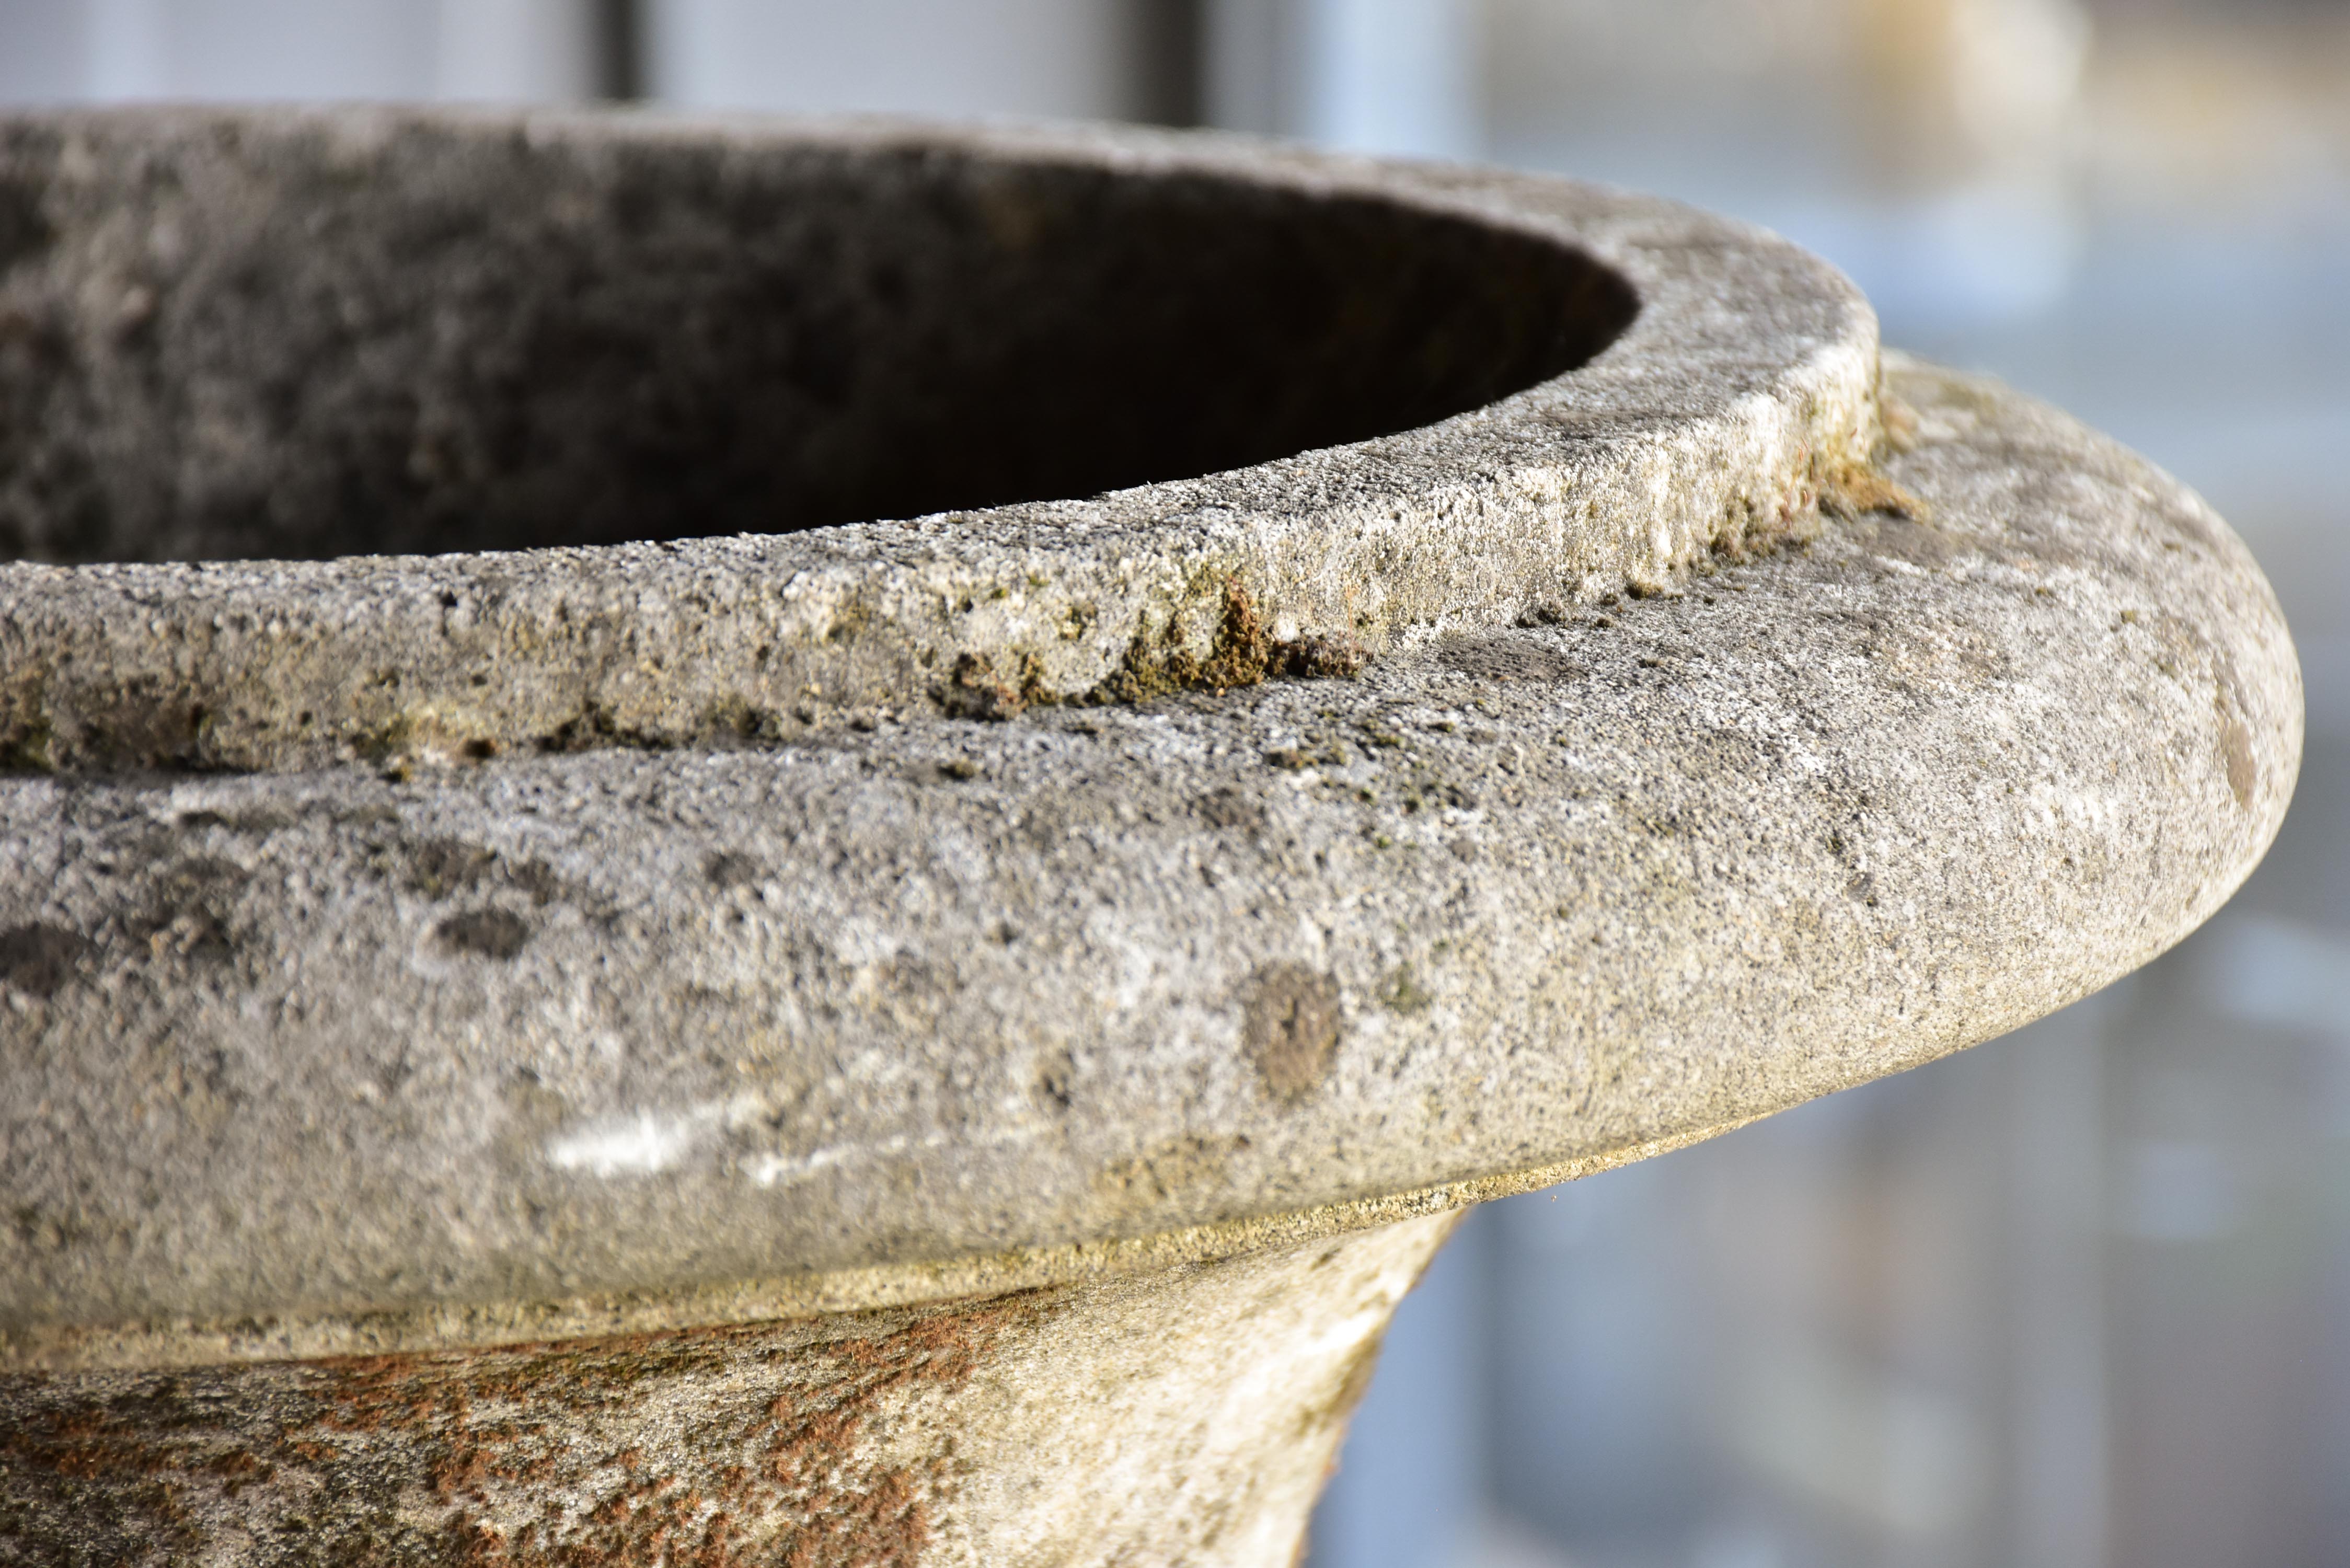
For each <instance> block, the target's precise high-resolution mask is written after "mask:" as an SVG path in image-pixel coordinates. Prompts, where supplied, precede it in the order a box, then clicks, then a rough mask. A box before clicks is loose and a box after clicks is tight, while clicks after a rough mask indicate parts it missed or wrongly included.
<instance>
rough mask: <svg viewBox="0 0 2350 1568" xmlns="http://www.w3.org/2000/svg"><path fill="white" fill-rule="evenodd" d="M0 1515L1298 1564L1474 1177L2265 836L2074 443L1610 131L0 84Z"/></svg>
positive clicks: (1780, 1068)
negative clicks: (1941, 364)
mask: <svg viewBox="0 0 2350 1568" xmlns="http://www.w3.org/2000/svg"><path fill="white" fill-rule="evenodd" d="M0 557H5V558H6V559H7V560H8V561H9V562H10V563H11V564H8V565H6V566H0V759H4V760H5V769H6V772H5V776H0V1199H5V1205H0V1561H5V1562H7V1563H39V1564H50V1563H58V1564H62V1563H92V1564H98V1563H105V1564H116V1563H122V1564H163V1563H174V1564H177V1563H202V1564H227V1563H240V1564H242V1563H259V1564H277V1563H321V1564H327V1563H332V1564H350V1563H369V1564H372V1563H385V1564H424V1563H436V1564H437V1563H515V1564H540V1563H544V1564H618V1563H648V1564H651V1563H660V1564H689V1563H692V1564H715V1563H729V1564H732V1563H746V1564H747V1563H775V1564H793V1565H802V1568H805V1565H812V1564H880V1563H970V1564H1079V1563H1231V1564H1277V1563H1286V1562H1289V1561H1290V1560H1291V1559H1292V1557H1293V1555H1294V1554H1295V1552H1297V1551H1298V1548H1299V1542H1300V1536H1301V1532H1302V1530H1303V1528H1304V1525H1305V1518H1306V1514H1307V1511H1308V1508H1309V1506H1310V1504H1311V1502H1312V1500H1313V1498H1314V1495H1315V1489H1316V1487H1317V1486H1318V1484H1319V1483H1320V1481H1321V1479H1322V1477H1323V1476H1324V1474H1325V1472H1326V1469H1328V1467H1329V1464H1330V1462H1331V1458H1332V1454H1333V1451H1334V1449H1335V1447H1336V1443H1337V1441H1338V1438H1339V1436H1340V1433H1341V1430H1342V1428H1343V1427H1344V1425H1345V1422H1346V1419H1347V1412H1348V1409H1349V1407H1351V1405H1352V1403H1353V1401H1354V1400H1355V1398H1356V1397H1357V1395H1358V1394H1359V1393H1360V1391H1361V1389H1362V1388H1363V1386H1364V1384H1365V1381H1366V1379H1367V1376H1369V1372H1370V1369H1371V1366H1372V1364H1373V1360H1374V1358H1375V1356H1376V1355H1377V1352H1378V1344H1379V1337H1380V1333H1381V1330H1382V1327H1383V1325H1384V1324H1386V1322H1387V1320H1388V1314H1389V1313H1390V1312H1391V1311H1392V1309H1393V1308H1394V1306H1395V1304H1396V1303H1397V1301H1398V1300H1399V1298H1400V1297H1401V1296H1402V1295H1403V1293H1405V1292H1406V1291H1407V1290H1408V1289H1409V1287H1410V1285H1411V1282H1412V1281H1413V1278H1414V1277H1415V1275H1416V1274H1417V1272H1418V1271H1419V1269H1420V1268H1421V1266H1422V1265H1423V1264H1424V1263H1425V1262H1426V1261H1427V1260H1428V1258H1429V1256H1430V1252H1431V1251H1433V1249H1435V1248H1436V1247H1437V1245H1438V1244H1439V1243H1440V1241H1442V1239H1443V1237H1444V1235H1445V1232H1446V1231H1447V1229H1448V1227H1449V1226H1450V1225H1451V1223H1452V1218H1453V1216H1454V1215H1455V1214H1457V1213H1458V1212H1459V1211H1460V1210H1461V1208H1462V1207H1463V1206H1465V1205H1467V1204H1470V1203H1473V1202H1475V1201H1477V1200H1479V1199H1485V1198H1489V1197H1492V1196H1494V1195H1497V1194H1501V1193H1507V1192H1513V1191H1517V1190H1521V1189H1527V1188H1533V1187H1538V1186H1541V1185H1544V1184H1546V1183H1552V1182H1557V1181H1561V1180H1564V1179H1569V1178H1572V1177H1575V1176H1578V1175H1582V1174H1585V1173H1586V1172H1591V1171H1596V1170H1600V1169H1603V1168H1607V1167H1610V1166H1614V1165H1617V1164H1620V1163H1622V1162H1625V1161H1627V1160H1633V1159H1638V1158H1646V1157H1648V1156H1650V1155H1654V1154H1657V1153H1659V1152H1661V1151H1664V1150H1667V1149H1670V1148H1673V1147H1677V1146H1679V1145H1682V1144H1687V1143H1690V1142H1691V1141H1694V1140H1696V1139H1699V1138H1703V1137H1709V1136H1711V1135H1712V1134H1715V1133H1718V1132H1721V1131H1723V1130H1725V1129H1727V1128H1731V1127H1737V1126H1739V1125H1741V1124H1742V1123H1745V1122H1748V1121H1751V1120H1752V1119H1754V1118H1756V1117H1758V1116H1766V1115H1768V1114H1770V1113H1771V1112H1773V1111H1775V1110H1779V1109H1781V1108H1783V1107H1785V1106H1792V1105H1794V1104H1796V1103H1797V1102H1799V1101H1802V1100H1805V1099H1808V1098H1810V1097H1812V1096H1816V1095H1821V1094H1825V1093H1827V1092H1828V1091H1831V1090H1834V1089H1837V1088H1840V1087H1844V1086H1846V1085H1853V1084H1856V1083H1859V1082H1861V1081H1863V1080H1866V1079H1869V1078H1874V1077H1877V1076H1878V1075H1883V1074H1887V1073H1892V1072H1898V1071H1899V1070H1901V1069H1903V1068H1905V1067H1908V1066H1912V1065H1914V1064H1918V1063H1921V1062H1924V1061H1927V1060H1929V1059H1931V1058H1933V1057H1936V1056H1939V1055H1940V1054H1944V1053H1946V1052H1950V1051H1953V1050H1956V1049H1959V1048H1960V1047H1962V1046H1966V1045H1969V1044H1973V1043H1975V1042H1978V1041H1981V1040H1983V1039H1985V1038H1987V1037H1989V1036H1991V1035H1995V1034H1998V1033H2002V1032H2003V1031H2006V1030H2009V1029H2012V1028H2014V1027H2016V1026H2017V1025H2019V1024H2021V1023H2025V1022H2026V1021H2028V1020H2030V1019H2033V1018H2035V1017H2037V1016H2039V1015H2041V1014H2043V1013H2045V1012H2049V1011H2050V1010H2052V1009H2054V1008H2057V1007H2061V1006H2063V1005H2064V1004H2065V1003H2066V1002H2071V1001H2073V1000H2074V999H2075V998H2078V997H2081V996H2084V995H2085V994H2087V993H2088V992H2092V991H2095V989H2097V988H2098V987H2099V986H2102V985H2104V984H2106V982H2107V981H2111V980H2113V979H2114V978H2115V977H2116V976H2117V975H2120V974H2122V973H2123V972H2125V971H2127V970H2129V969H2131V968H2133V967H2134V966H2136V965H2138V964H2141V963H2144V962H2145V961H2147V960H2148V959H2149V958H2151V957H2153V956H2154V955H2155V954H2156V953H2158V952H2159V951H2161V950H2163V949H2164V948H2165V947H2167V946H2168V945H2169V944H2170V943H2172V942H2175V941H2177V940H2178V939H2179V938H2180V937H2181V936H2182V935H2183V934H2185V933H2186V932H2187V931H2188V930H2189V929H2192V928H2193V927H2194V926H2195V925H2196V924H2197V923H2198V922H2199V921H2200V920H2202V919H2204V918H2205V917H2207V916H2208V915H2210V913H2211V912H2212V911H2213V910H2214V909H2217V908H2218V907H2219V905H2220V903H2221V902H2222V901H2223V900H2225V899H2226V898H2227V897H2228V896H2229V894H2230V891H2231V890H2232V889H2233V888H2235V887H2236V886H2237V884H2238V883H2239V882H2240V881H2241V879H2242V878H2243V877H2244V876H2245V875H2246V874H2247V872H2248V871H2249V869H2250V868H2251V866H2252V864H2253V863H2254V861H2255V860H2257V859H2258V857H2260V855H2261V853H2262V850H2263V849H2264V848H2265V847H2266V846H2267V845H2268V843H2269V842H2270V839H2271V838H2272V836H2273V835H2274V833H2275V831H2276V828H2277V825H2278V822H2279V819H2280V817H2281V816H2282V813H2283V811H2284V809H2285V803H2286V800H2287V798H2288V796H2289V795H2290V794H2291V792H2292V788H2293V777H2294V772H2295V768H2296V766H2297V761H2298V756H2299V751H2300V742H2301V694H2300V678H2299V673H2298V670H2297V667H2296V664H2295V661H2294V658H2293V650H2292V646H2291V643H2290V641H2289V639H2288V638H2287V634H2286V631H2285V628H2284V625H2283V623H2282V619H2281V618H2280V616H2279V613H2278V609H2277V605H2276V600H2275V598H2274V597H2272V594H2271V592H2270V590H2269V587H2268V586H2267V584H2266V583H2265V582H2264V581H2263V580H2262V577H2261V575H2260V573H2259V571H2258V569H2257V568H2256V567H2255V566H2254V565H2253V563H2252V561H2251V557H2250V556H2248V555H2247V554H2246V552H2245V550H2244V547H2243V545H2241V543H2240V542H2239V541H2238V540H2237V538H2236V537H2235V535H2232V534H2231V533H2230V532H2229V530H2228V528H2227V527H2226V525H2225V524H2222V523H2221V522H2220V519H2219V518H2218V517H2217V516H2215V515H2214V514H2212V513H2211V511H2210V509H2209V508H2208V507H2206V506H2205V505H2204V504H2202V503H2201V502H2200V501H2199V500H2198V499H2197V498H2196V497H2195V496H2193V495H2192V494H2190V493H2188V492H2187V491H2186V490H2185V489H2183V488H2182V487H2181V486H2180V485H2178V483H2175V482H2173V481H2172V480H2170V479H2169V478H2168V477H2166V476H2165V475H2164V474H2162V473H2161V472H2158V471H2157V470H2156V469H2154V468H2153V467H2151V466H2149V465H2148V464H2147V463H2146V462H2143V461H2141V460H2140V459H2138V458H2137V457H2135V456H2133V455H2131V454H2130V453H2129V452H2126V451H2124V450H2122V449H2121V448H2119V447H2117V446H2116V445H2115V444H2113V443H2112V442H2110V441H2106V440H2104V439H2102V438H2101V437H2099V436H2097V435H2095V434H2094V433H2092V432H2091V431H2087V430H2085V429H2084V428H2083V427H2081V426H2080V425H2079V424H2077V423H2075V422H2074V421H2071V420H2070V419H2067V418H2066V417H2065V416H2064V415H2063V414H2060V413H2058V412H2056V411H2054V410H2051V409H2048V408H2046V407H2044V406H2043V405H2040V404H2037V403H2034V402H2033V401H2031V400H2027V399H2025V398H2022V397H2020V396H2017V395H2016V394H2014V393H2012V392H2010V391H2007V390H2005V389H2002V388H2000V387H1998V386H1996V385H1993V384H1991V383H1989V382H1986V381H1983V380H1980V379H1972V378H1969V377H1964V376H1960V375H1957V374H1954V373H1951V372H1950V371H1946V370H1942V369H1936V368H1934V367H1932V366H1929V365H1926V364H1922V363H1919V362H1917V361H1914V360H1910V359H1906V358H1898V357H1895V356H1893V355H1891V354H1889V353H1887V354H1882V355H1881V354H1880V351H1879V348H1878V346H1877V327H1876V323H1875V318H1874V317H1873V316H1872V315H1871V313H1870V311H1869V308H1868V306H1867V305H1866V302H1865V301H1864V300H1863V298H1862V297H1861V296H1860V295H1859V294H1858V293H1857V292H1856V290H1855V289H1854V288H1853V286H1851V285H1850V284H1849V283H1847V282H1846V280H1845V279H1843V278H1842V277H1841V276H1839V275H1837V274H1836V273H1835V271H1833V270H1832V269H1830V268H1829V267H1827V266H1826V265H1824V264H1822V263H1820V262H1818V261H1816V260H1814V259H1813V258H1812V257H1810V256H1808V255H1806V254H1804V253H1803V252H1801V251H1799V250H1797V249H1795V248H1794V247H1793V246H1791V245H1789V244H1785V243H1783V242H1782V241H1780V240H1778V239H1775V238H1773V237H1772V236H1771V235H1769V234H1763V233H1760V232H1758V231H1756V230H1753V229H1751V228H1746V227H1743V226H1741V225H1739V224H1735V223H1729V222H1725V221H1723V220H1721V219H1717V218H1713V217H1710V216H1707V215H1705V214H1703V213H1696V212H1692V211H1690V210H1688V209H1686V208H1683V207H1679V206H1676V205H1673V204H1671V203H1669V202H1661V201H1657V200H1653V199H1650V198H1648V197H1644V196H1638V195H1630V194H1626V193H1623V192H1615V191H1608V190H1602V189H1598V188H1595V187H1590V186H1586V185H1580V184H1575V183H1571V182H1564V181H1559V180H1552V179H1538V178H1533V177H1528V176H1523V175H1518V174H1512V173H1503V172H1497V171H1484V170H1478V169H1468V168H1454V167H1441V166H1434V165H1415V164H1400V163H1387V162H1374V161H1357V160H1352V159H1346V158H1337V157H1326V156H1320V155H1315V154H1310V153H1307V152H1304V151H1296V150H1294V149H1289V148H1283V147H1277V146H1272V145H1266V144H1263V143H1257V142H1252V141H1245V140H1232V139H1227V138H1222V137H1214V136H1208V135H1197V134H1191V135H1187V134H1180V133H1160V132H1151V131H1142V130H1093V129H1053V130H1042V129H1026V128H1018V127H1012V128H990V129H983V130H970V129H957V128H944V129H942V128H939V127H931V126H921V125H910V124H905V123H899V122H887V121H873V120H813V121H789V120H769V119H741V120H730V119H667V118H657V117H649V116H642V115H637V114H625V113H607V114H595V113H577V114H546V115H528V116H521V117H515V116H493V115H464V114H452V113H442V112H431V113H427V112H418V111H407V110H392V109H382V110H378V109H364V110H343V109H338V110H332V111H276V110H272V111H250V112H248V111H234V110H221V111H216V110H157V111H137V112H107V113H64V114H43V115H35V116H28V117H20V118H16V119H7V120H5V121H0Z"/></svg>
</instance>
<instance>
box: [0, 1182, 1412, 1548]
mask: <svg viewBox="0 0 2350 1568" xmlns="http://www.w3.org/2000/svg"><path fill="white" fill-rule="evenodd" d="M1450 1228H1451V1217H1450V1216H1444V1215H1439V1216H1435V1217H1431V1218H1429V1219H1422V1220H1409V1221H1407V1222H1405V1223H1403V1224H1400V1225H1396V1226H1390V1227H1387V1228H1385V1229H1382V1230H1377V1231H1367V1232H1364V1233H1361V1234H1358V1235H1355V1236H1349V1237H1344V1238H1336V1239H1331V1240H1326V1241H1315V1242H1314V1243H1311V1244H1309V1245H1305V1246H1302V1247H1292V1248H1289V1249H1286V1250H1283V1251H1272V1252H1263V1253H1257V1254H1253V1255H1250V1256H1245V1257H1239V1258H1232V1259H1227V1260H1224V1261H1222V1262H1212V1263H1201V1264H1191V1265H1187V1266H1184V1267H1180V1268H1177V1269H1172V1270H1167V1271H1163V1272H1150V1273H1144V1274H1139V1275H1135V1276H1132V1277H1129V1278H1126V1279H1121V1280H1116V1281H1110V1282H1101V1283H1095V1284H1089V1285H1076V1286H1065V1287H1061V1288H1057V1289H1052V1290H1043V1291H1030V1292H1025V1293H1016V1294H1012V1295H1005V1296H1000V1297H997V1298H995V1299H993V1300H990V1301H982V1302H964V1303H954V1304H952V1305H948V1306H942V1307H931V1308H925V1309H914V1310H903V1309H901V1310H898V1311H891V1312H877V1313H868V1314H842V1315H837V1316H831V1317H824V1318H818V1319H815V1320H812V1321H806V1322H798V1323H785V1324H749V1325H741V1326H733V1327H721V1328H707V1329H701V1330H696V1331H691V1332H687V1333H675V1334H650V1335H632V1336H629V1337H625V1338H619V1339H596V1340H584V1341H569V1342H563V1343H555V1344H539V1345H526V1346H520V1347H515V1348H512V1349H505V1350H488V1351H480V1352H472V1353H463V1352H444V1353H441V1354H428V1355H399V1356H377V1357H371V1358H367V1359H343V1360H332V1361H314V1362H304V1363H278V1364H274V1365H261V1366H223V1367H206V1368H198V1369H193V1370H185V1371H176V1372H159V1371H147V1372H85V1373H68V1374H55V1375H51V1374H37V1373H36V1374H26V1373H17V1374H14V1375H10V1374H0V1559H5V1561H7V1562H8V1563H15V1564H26V1565H31V1564H58V1565H61V1568H62V1565H64V1564H68V1563H92V1562H103V1563H113V1564H120V1565H122V1568H164V1565H165V1564H174V1565H176V1564H188V1563H207V1564H209V1563H238V1564H243V1565H245V1568H279V1565H286V1568H290V1565H293V1564H297V1563H298V1564H310V1563H333V1564H349V1563H369V1564H374V1565H380V1568H401V1565H408V1564H413V1565H415V1568H426V1565H431V1568H447V1565H449V1564H456V1563H467V1564H500V1565H511V1568H533V1565H540V1564H544V1565H547V1568H555V1565H558V1564H559V1565H566V1568H576V1565H580V1564H604V1563H611V1564H619V1563H657V1562H658V1563H708V1564H727V1563H791V1564H794V1565H795V1568H852V1565H856V1564H872V1563H913V1562H915V1561H917V1560H919V1561H920V1562H921V1563H929V1564H970V1565H971V1568H997V1565H1000V1564H1005V1563H1058V1564H1066V1565H1068V1568H1080V1565H1083V1564H1089V1563H1101V1564H1109V1563H1200V1564H1231V1565H1232V1568H1243V1565H1246V1568H1281V1565H1283V1564H1287V1563H1292V1562H1294V1561H1295V1556H1296V1553H1297V1547H1298V1538H1299V1536H1300V1534H1301V1532H1303V1530H1304V1528H1305V1517H1306V1512H1307V1510H1308V1509H1309V1508H1310V1507H1311V1505H1312V1502H1313V1499H1314V1494H1315V1491H1316V1490H1318V1489H1319V1488H1320V1485H1321V1481H1322V1477H1323V1475H1324V1472H1325V1471H1326V1469H1327V1467H1328V1465H1329V1463H1330V1459H1331V1456H1332V1453H1333V1450H1334V1449H1336V1446H1337V1440H1338V1437H1339V1434H1340V1431H1341V1429H1342V1428H1343V1427H1344V1425H1345V1421H1346V1417H1347V1413H1348V1412H1349V1410H1350V1409H1351V1408H1352V1407H1353V1405H1354V1403H1355V1400H1356V1398H1357V1397H1358V1396H1359V1395H1360V1394H1361V1392H1362V1389H1363V1387H1364V1386H1365V1384H1366V1383H1367V1381H1368V1378H1369V1373H1370V1367H1371V1364H1372V1360H1373V1358H1374V1356H1375V1355H1376V1354H1377V1352H1378V1343H1379V1335H1380V1334H1381V1332H1382V1330H1383V1329H1384V1328H1385V1326H1386V1324H1387V1321H1388V1314H1390V1313H1392V1312H1393V1311H1394V1308H1395V1305H1396V1303H1397V1302H1398V1301H1399V1300H1400V1299H1401V1298H1402V1296H1403V1293H1404V1292H1405V1291H1406V1290H1407V1289H1408V1288H1409V1286H1410V1284H1411V1282H1412V1281H1413V1279H1414V1278H1415V1277H1417V1275H1418V1274H1419V1270H1420V1268H1421V1267H1422V1266H1423V1265H1424V1264H1425V1263H1426V1262H1427V1260H1428V1257H1429V1255H1430V1253H1431V1252H1432V1251H1434V1250H1435V1248H1436V1245H1437V1243H1438V1242H1439V1241H1440V1240H1441V1239H1442V1238H1443V1236H1444V1234H1445V1232H1446V1231H1448V1230H1449V1229H1450Z"/></svg>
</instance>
